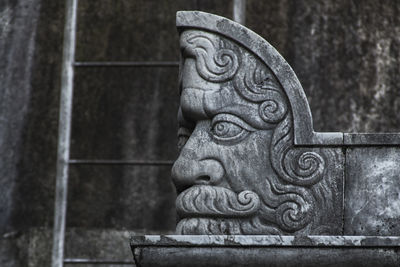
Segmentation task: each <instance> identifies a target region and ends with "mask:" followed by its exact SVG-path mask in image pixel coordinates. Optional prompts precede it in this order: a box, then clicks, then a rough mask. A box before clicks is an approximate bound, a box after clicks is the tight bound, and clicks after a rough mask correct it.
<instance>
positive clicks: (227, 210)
mask: <svg viewBox="0 0 400 267" xmlns="http://www.w3.org/2000/svg"><path fill="white" fill-rule="evenodd" d="M180 45H181V50H182V64H181V70H180V71H181V72H180V87H181V100H180V110H179V114H178V120H179V126H180V128H179V131H178V137H179V146H180V155H179V158H178V159H177V160H176V162H175V164H174V166H173V168H172V178H173V181H174V183H175V185H176V188H177V192H178V197H177V201H176V205H177V212H178V216H179V219H180V221H179V223H178V225H177V232H178V233H179V234H286V233H294V232H301V231H303V232H304V231H305V232H310V229H312V228H313V227H314V226H313V222H315V221H316V220H315V218H316V217H318V216H316V215H317V213H318V212H317V211H316V209H317V206H318V205H317V204H318V203H316V202H318V200H319V198H321V196H319V195H318V191H320V189H321V188H322V189H323V188H327V187H329V185H328V184H326V182H320V181H321V179H322V176H323V174H324V165H325V161H324V158H323V157H322V156H321V155H319V154H318V153H315V152H311V151H306V152H304V151H300V150H295V149H292V146H293V136H292V129H291V124H292V116H291V113H290V109H289V108H288V107H289V103H288V100H287V98H286V95H285V94H284V92H283V89H282V86H281V85H280V83H279V82H278V80H277V79H276V77H275V76H274V75H273V73H272V71H271V70H270V69H269V68H268V67H267V66H266V65H265V64H263V63H262V62H261V61H260V60H259V59H258V58H257V56H256V55H254V54H252V53H251V52H250V51H248V50H246V49H245V48H243V47H240V46H239V45H238V44H236V43H235V42H233V41H231V40H228V39H226V38H224V37H222V36H219V35H217V34H214V33H209V32H205V31H199V30H185V31H184V32H183V33H182V34H181V37H180ZM326 197H327V196H325V195H324V196H323V198H326ZM328 198H329V196H328Z"/></svg>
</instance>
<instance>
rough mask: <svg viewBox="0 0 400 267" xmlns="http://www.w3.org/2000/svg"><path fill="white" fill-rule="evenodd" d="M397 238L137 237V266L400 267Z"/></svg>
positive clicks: (135, 249) (135, 241)
mask: <svg viewBox="0 0 400 267" xmlns="http://www.w3.org/2000/svg"><path fill="white" fill-rule="evenodd" d="M399 241H400V239H399V237H391V238H385V237H366V236H353V237H349V236H347V237H344V236H215V235H214V236H206V235H203V236H188V237H185V236H158V235H157V236H137V237H133V238H132V239H131V245H132V251H133V253H134V255H135V257H134V258H135V262H136V264H137V266H142V267H146V266H199V267H200V266H371V267H372V266H398V265H399V264H400V255H399V253H398V247H399V245H400V242H399Z"/></svg>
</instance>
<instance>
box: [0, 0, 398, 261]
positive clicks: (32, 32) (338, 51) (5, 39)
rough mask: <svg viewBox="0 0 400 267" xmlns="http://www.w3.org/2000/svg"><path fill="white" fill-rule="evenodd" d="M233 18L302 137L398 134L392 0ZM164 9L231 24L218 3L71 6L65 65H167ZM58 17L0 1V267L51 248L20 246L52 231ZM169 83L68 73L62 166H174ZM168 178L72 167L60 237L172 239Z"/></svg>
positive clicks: (169, 35)
mask: <svg viewBox="0 0 400 267" xmlns="http://www.w3.org/2000/svg"><path fill="white" fill-rule="evenodd" d="M246 7H247V12H246V26H247V27H249V28H250V29H252V30H254V31H255V32H257V33H259V34H260V35H261V36H262V37H264V38H265V39H266V40H268V41H269V42H270V43H271V44H272V45H273V46H275V47H276V48H277V50H278V51H280V52H281V53H282V55H283V56H284V57H285V58H286V59H287V61H288V62H289V64H291V66H292V67H293V69H294V70H295V72H296V73H297V75H298V77H299V79H300V81H301V82H302V84H303V87H304V90H305V91H306V94H307V97H308V100H309V102H310V105H311V110H312V114H313V118H314V126H315V129H316V130H318V131H343V132H391V131H392V132H393V131H399V130H400V115H399V111H400V93H399V92H400V91H399V82H400V78H399V75H398V74H399V64H400V16H399V14H400V13H399V12H400V2H399V1H396V0H391V1H375V0H365V1H357V0H353V1H350V0H340V1H317V0H315V1H311V0H310V1H294V0H292V1H290V0H282V1H272V0H271V1H257V0H247V5H246ZM177 10H202V11H206V12H211V13H215V14H218V15H222V16H225V17H228V18H231V17H232V1H231V0H219V1H211V0H178V1H169V0H168V1H156V0H153V1H149V0H102V1H90V0H81V1H80V5H79V14H78V34H77V41H78V45H77V53H76V59H77V60H78V61H177V60H178V59H179V47H178V35H177V33H176V30H175V13H176V11H177ZM64 11H65V10H64V1H52V0H3V1H1V2H0V59H1V60H0V99H1V100H0V154H1V155H2V157H1V161H0V265H1V266H19V265H20V266H25V265H26V259H27V258H29V257H30V256H29V255H36V254H35V253H31V252H29V251H32V249H34V247H35V245H34V244H36V243H34V242H30V241H29V240H42V241H43V240H46V242H49V238H44V237H46V236H47V237H48V236H51V235H49V234H45V235H37V236H40V238H36V239H34V238H33V239H32V238H31V236H32V235H33V234H32V233H37V231H36V232H35V231H32V230H31V229H32V228H37V227H43V228H44V229H50V228H51V227H52V220H53V206H54V179H55V166H56V161H55V159H56V147H57V125H58V105H59V102H58V101H59V89H60V71H61V57H62V37H63V36H62V34H63V26H64ZM177 75H178V70H177V68H173V67H172V68H159V67H157V68H90V69H89V68H79V69H77V72H76V78H75V95H74V112H73V116H74V117H73V130H72V150H71V157H72V158H80V159H141V160H174V159H175V157H176V155H177V150H176V146H175V144H176V119H175V117H176V112H177V106H178V89H177ZM169 172H170V171H169V167H168V166H162V167H160V166H158V167H157V166H141V167H138V166H101V167H100V166H73V167H72V168H71V177H70V184H69V186H70V187H69V188H70V191H69V205H68V222H67V223H68V227H73V228H79V229H99V231H100V232H99V238H101V237H100V236H104V235H103V234H102V233H103V232H104V231H105V230H104V229H110V231H111V229H112V231H118V230H120V231H124V230H131V231H144V232H168V231H171V230H173V229H174V224H175V214H174V198H175V191H174V188H173V186H172V184H171V181H170V178H169ZM45 231H47V230H45ZM72 236H74V235H72ZM90 236H92V237H93V234H91V235H90ZM109 236H112V235H108V237H107V238H109ZM118 238H120V236H119V237H118ZM94 239H95V238H94ZM43 242H44V241H43ZM77 242H84V241H82V239H79V240H78V239H77ZM27 243H28V244H30V246H29V250H28V249H27V248H28V246H27V245H26V244H27ZM105 243H107V242H105ZM32 244H33V245H32ZM113 246H115V244H113ZM32 247H33V248H32ZM38 247H40V246H38ZM71 251H72V250H71ZM29 253H31V254H29ZM72 254H73V251H72V252H71V255H70V256H73V255H72ZM93 256H96V255H95V254H93ZM31 257H34V256H31ZM42 257H44V256H42ZM44 258H46V257H44ZM18 264H19V265H18ZM32 266H34V265H32ZM42 266H45V265H42Z"/></svg>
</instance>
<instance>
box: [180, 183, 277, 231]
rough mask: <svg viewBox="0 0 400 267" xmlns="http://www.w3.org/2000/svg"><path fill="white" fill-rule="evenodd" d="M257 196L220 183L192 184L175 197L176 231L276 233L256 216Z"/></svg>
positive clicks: (258, 202) (257, 208)
mask: <svg viewBox="0 0 400 267" xmlns="http://www.w3.org/2000/svg"><path fill="white" fill-rule="evenodd" d="M260 205H261V200H260V198H259V196H258V195H257V194H256V193H255V192H252V191H247V190H246V191H242V192H240V193H235V192H233V191H232V190H229V189H227V188H224V187H218V186H209V185H195V186H192V187H190V188H188V189H186V190H185V191H183V192H182V193H181V194H180V195H179V196H178V197H177V200H176V207H177V212H178V215H179V216H180V217H181V218H182V220H181V221H180V222H179V223H178V225H177V228H176V231H177V233H178V234H214V235H215V234H255V231H256V232H263V233H270V234H280V233H279V230H277V229H276V227H273V226H268V225H265V224H263V223H261V222H260V221H259V218H258V217H257V216H256V214H257V212H259V210H260Z"/></svg>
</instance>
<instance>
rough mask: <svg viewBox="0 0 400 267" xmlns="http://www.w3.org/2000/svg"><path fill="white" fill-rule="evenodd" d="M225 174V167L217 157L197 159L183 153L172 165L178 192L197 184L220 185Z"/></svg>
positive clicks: (173, 178)
mask: <svg viewBox="0 0 400 267" xmlns="http://www.w3.org/2000/svg"><path fill="white" fill-rule="evenodd" d="M224 175H225V171H224V168H223V167H222V165H221V163H220V162H219V161H217V160H215V159H202V160H195V159H190V158H187V157H185V155H184V154H183V155H182V154H181V156H180V157H179V158H178V159H177V160H176V161H175V163H174V165H173V166H172V180H173V182H174V184H175V186H176V189H177V191H178V193H179V192H182V191H183V190H185V189H186V188H188V187H190V186H192V185H196V184H206V185H218V184H219V183H220V182H221V180H222V178H223V176H224Z"/></svg>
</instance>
